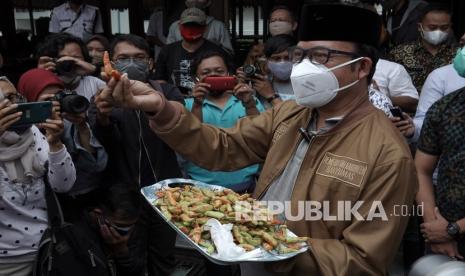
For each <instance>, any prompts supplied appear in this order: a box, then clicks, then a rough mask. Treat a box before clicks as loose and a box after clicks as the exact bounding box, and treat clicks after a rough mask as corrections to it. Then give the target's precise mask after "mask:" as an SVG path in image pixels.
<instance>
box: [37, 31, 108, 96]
mask: <svg viewBox="0 0 465 276" xmlns="http://www.w3.org/2000/svg"><path fill="white" fill-rule="evenodd" d="M37 57H38V65H37V67H38V68H41V69H45V70H48V71H51V72H54V73H56V75H57V76H58V77H59V78H60V79H61V80H62V81H63V84H64V88H66V89H68V90H72V91H76V92H77V94H78V95H81V96H84V97H86V98H87V99H88V100H90V99H91V98H92V97H93V96H94V95H95V94H96V93H97V91H99V89H100V88H101V87H103V86H104V85H105V83H104V82H103V81H102V80H100V79H99V78H97V77H94V76H100V68H97V67H96V66H95V65H93V64H91V58H90V56H89V52H88V51H87V47H86V45H85V44H84V42H83V41H82V40H81V39H79V38H77V37H75V36H73V35H70V34H66V33H60V34H54V35H50V36H48V37H47V38H46V39H45V40H44V42H43V43H42V44H41V45H39V47H38V50H37Z"/></svg>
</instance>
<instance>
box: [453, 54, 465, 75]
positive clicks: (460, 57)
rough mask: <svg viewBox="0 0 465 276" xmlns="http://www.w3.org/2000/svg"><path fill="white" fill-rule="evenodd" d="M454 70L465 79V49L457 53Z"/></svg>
mask: <svg viewBox="0 0 465 276" xmlns="http://www.w3.org/2000/svg"><path fill="white" fill-rule="evenodd" d="M454 69H455V71H457V74H459V76H461V77H462V78H465V47H463V48H462V49H459V50H458V51H457V54H456V55H455V58H454Z"/></svg>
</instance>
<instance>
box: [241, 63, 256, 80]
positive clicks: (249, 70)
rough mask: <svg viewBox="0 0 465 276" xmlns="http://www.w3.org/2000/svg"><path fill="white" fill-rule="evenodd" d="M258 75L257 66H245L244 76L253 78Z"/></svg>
mask: <svg viewBox="0 0 465 276" xmlns="http://www.w3.org/2000/svg"><path fill="white" fill-rule="evenodd" d="M256 73H257V68H255V66H253V65H250V64H247V65H244V74H245V76H246V77H248V78H251V77H253V76H254V75H255V74H256Z"/></svg>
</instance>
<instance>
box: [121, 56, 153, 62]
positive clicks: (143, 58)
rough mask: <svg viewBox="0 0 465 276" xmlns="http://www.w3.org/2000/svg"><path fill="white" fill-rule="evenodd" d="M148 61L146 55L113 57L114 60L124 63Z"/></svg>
mask: <svg viewBox="0 0 465 276" xmlns="http://www.w3.org/2000/svg"><path fill="white" fill-rule="evenodd" d="M131 61H132V62H145V63H148V62H149V58H148V57H118V58H116V59H115V62H124V63H126V62H127V63H129V62H131Z"/></svg>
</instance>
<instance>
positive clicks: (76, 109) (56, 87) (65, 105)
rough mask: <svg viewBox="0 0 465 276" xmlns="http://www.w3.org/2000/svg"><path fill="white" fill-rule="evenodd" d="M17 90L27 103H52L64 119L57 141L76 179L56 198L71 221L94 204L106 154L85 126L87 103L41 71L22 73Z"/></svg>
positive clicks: (45, 71)
mask: <svg viewBox="0 0 465 276" xmlns="http://www.w3.org/2000/svg"><path fill="white" fill-rule="evenodd" d="M18 90H20V92H21V93H22V94H23V95H24V96H25V97H26V99H27V100H28V101H29V102H36V101H50V100H53V104H54V108H55V110H57V111H58V112H59V114H60V115H61V116H62V117H63V118H64V120H63V121H64V131H63V135H62V136H61V137H60V138H61V141H63V143H64V144H65V145H66V148H67V150H68V152H69V153H70V155H71V157H72V159H73V162H74V164H75V165H76V174H77V179H76V183H75V185H74V187H73V188H72V189H71V190H70V191H68V192H67V193H66V195H65V194H63V195H59V198H60V201H61V204H62V207H63V211H64V215H65V219H67V220H68V221H74V220H76V219H78V218H79V217H80V216H81V214H82V212H83V210H84V209H85V208H86V207H89V206H95V205H96V204H97V203H98V200H99V198H100V191H101V190H100V182H101V180H102V177H103V171H104V170H105V168H106V165H107V160H108V155H107V152H106V151H105V149H104V148H103V146H102V145H101V144H100V142H99V141H98V140H97V139H96V138H95V137H94V135H93V133H92V130H91V129H90V127H89V124H88V123H87V116H86V111H87V108H88V107H89V102H88V101H87V99H86V98H85V97H84V96H80V95H77V94H76V92H72V91H68V90H64V85H63V82H62V81H61V79H59V77H58V76H56V75H55V74H54V73H52V72H51V71H48V70H44V69H32V70H29V71H27V72H26V73H24V74H23V75H22V76H21V78H20V80H19V83H18Z"/></svg>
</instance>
